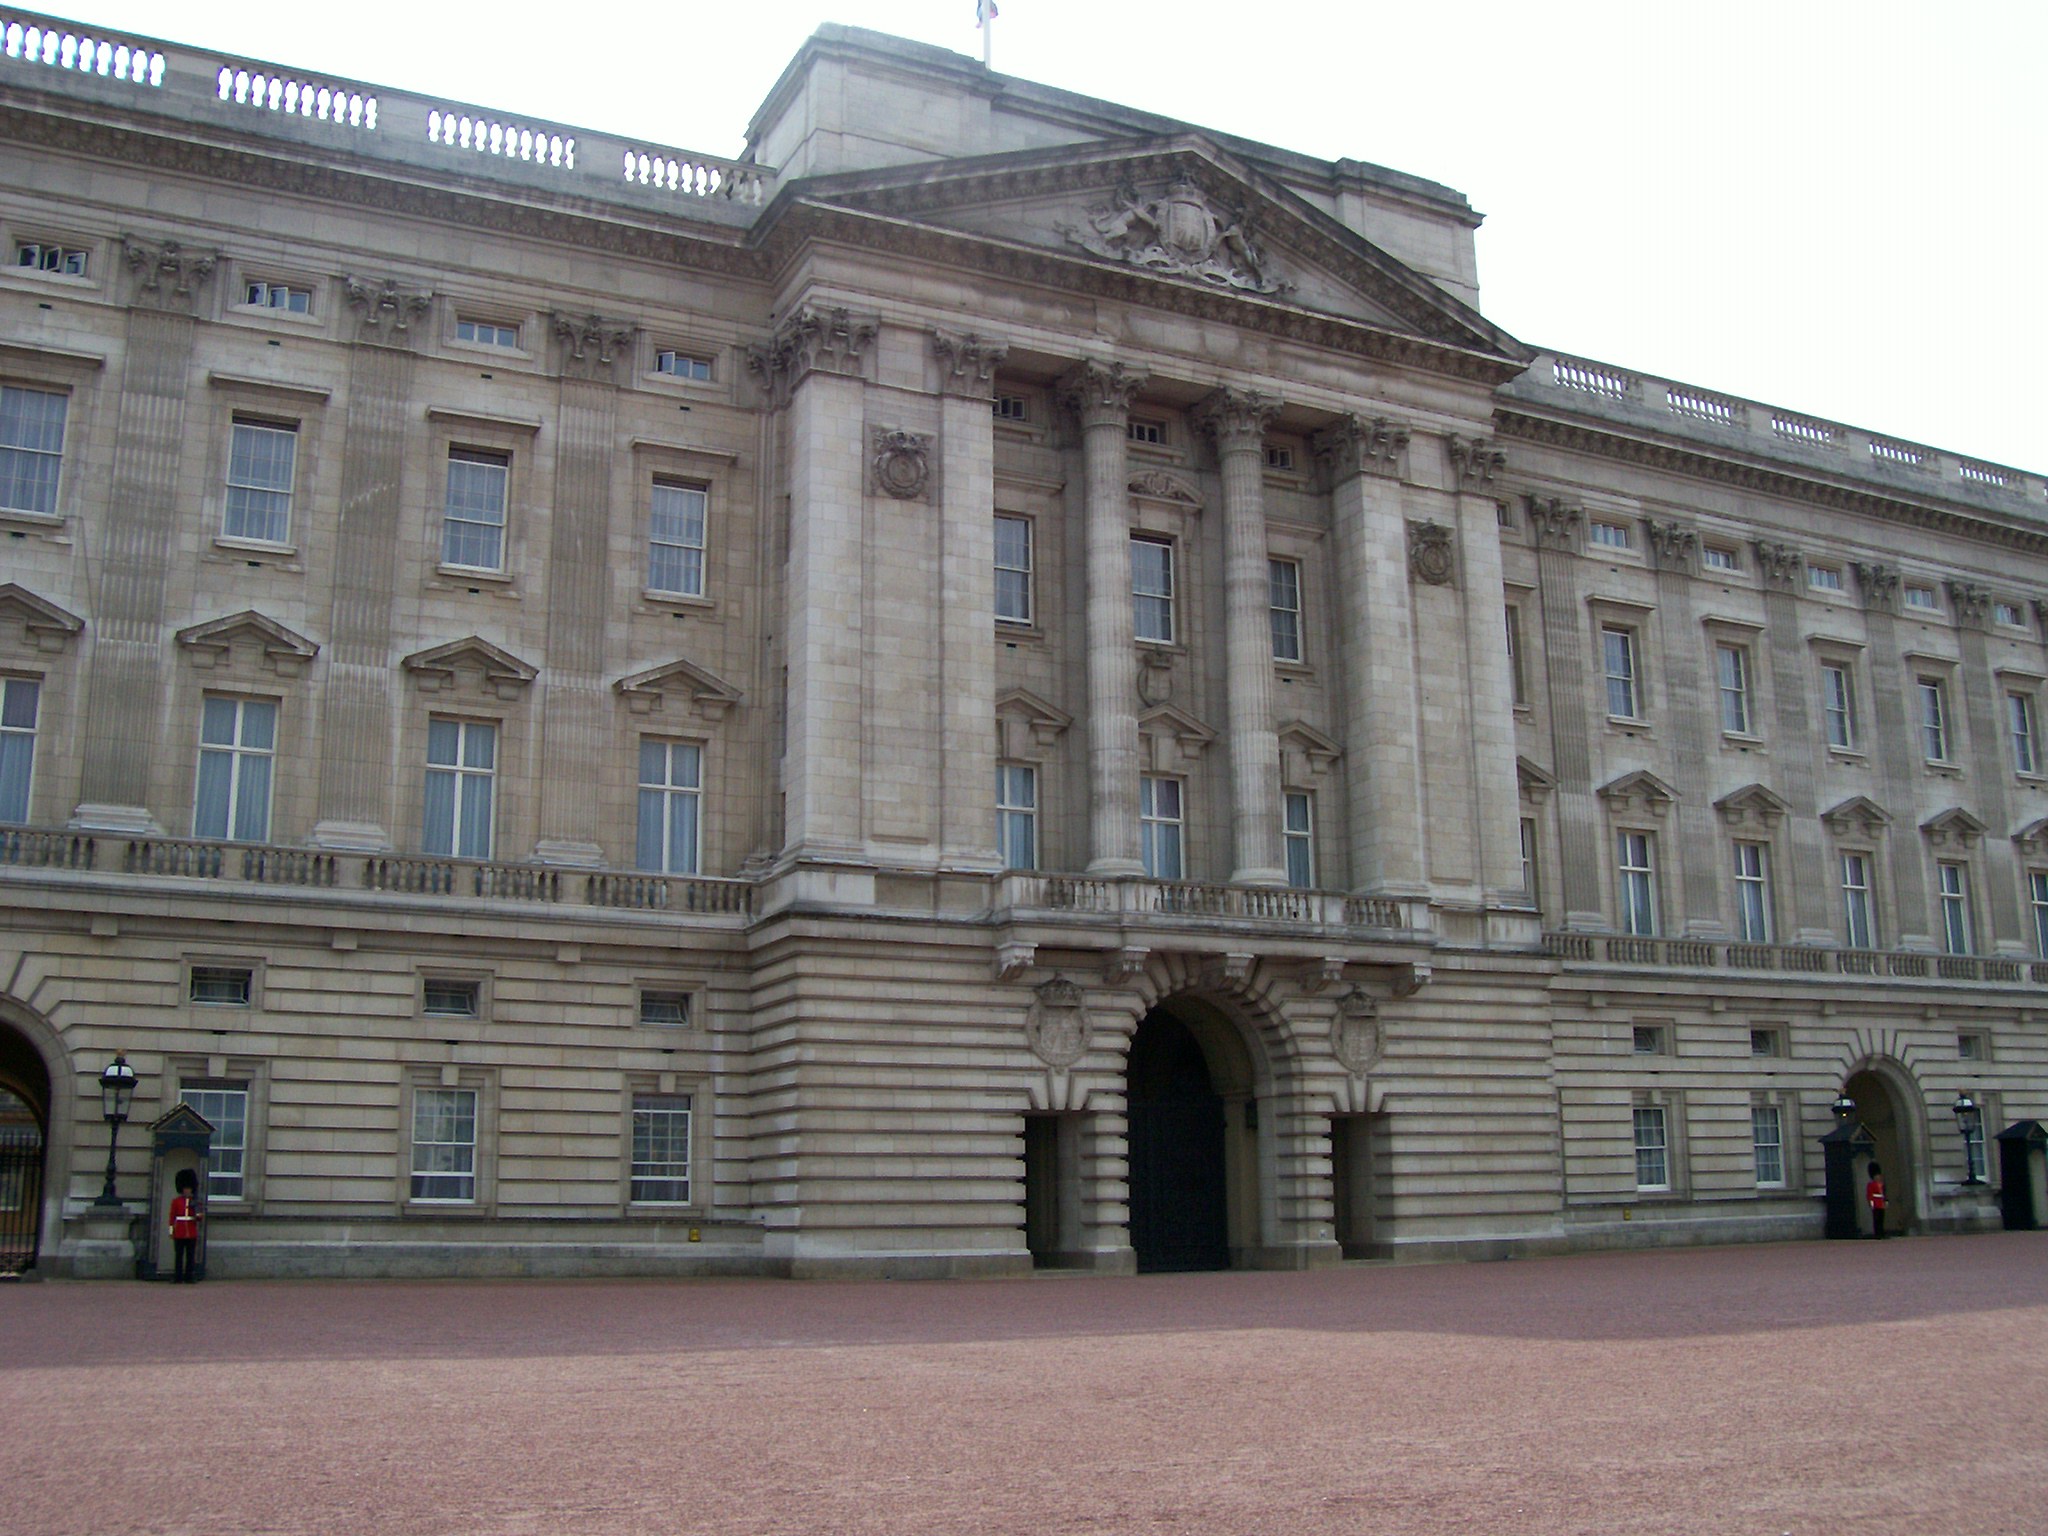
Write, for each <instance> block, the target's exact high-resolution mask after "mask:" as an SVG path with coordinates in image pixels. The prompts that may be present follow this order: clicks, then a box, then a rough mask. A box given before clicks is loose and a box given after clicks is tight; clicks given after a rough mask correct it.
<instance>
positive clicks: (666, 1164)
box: [626, 1088, 697, 1206]
mask: <svg viewBox="0 0 2048 1536" xmlns="http://www.w3.org/2000/svg"><path fill="white" fill-rule="evenodd" d="M696 1109H697V1096H696V1094H695V1093H691V1092H682V1091H678V1092H672V1093H661V1092H658V1091H650V1090H647V1089H640V1088H636V1089H634V1090H632V1103H631V1105H630V1107H629V1108H628V1111H627V1119H628V1132H627V1134H628V1137H629V1146H628V1149H627V1158H628V1163H629V1166H628V1167H627V1170H626V1203H627V1204H628V1205H633V1206H648V1205H657V1206H687V1205H692V1204H695V1203H696V1202H695V1200H694V1199H693V1198H692V1197H693V1194H694V1191H695V1189H696V1185H695V1183H694V1181H693V1179H692V1173H693V1166H692V1165H693V1164H694V1163H695V1161H696V1158H695V1156H694V1154H695V1151H696V1147H695V1136H696V1118H697V1116H696ZM678 1149H680V1151H681V1154H682V1155H681V1157H680V1159H678V1158H677V1157H676V1156H675V1154H676V1152H677V1151H678ZM677 1186H680V1188H678V1187H677Z"/></svg>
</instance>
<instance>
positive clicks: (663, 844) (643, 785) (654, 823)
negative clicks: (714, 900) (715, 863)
mask: <svg viewBox="0 0 2048 1536" xmlns="http://www.w3.org/2000/svg"><path fill="white" fill-rule="evenodd" d="M657 759H658V761H657ZM635 806H636V814H635V818H634V824H633V862H634V864H635V866H636V867H637V868H639V869H641V870H644V871H645V872H647V873H648V874H654V875H695V874H700V873H702V871H703V868H704V748H703V745H702V744H701V743H699V742H694V741H671V740H668V739H667V738H665V737H660V736H643V737H641V738H640V785H639V798H638V800H637V801H636V802H635ZM685 824H686V825H685ZM679 827H680V828H683V829H684V830H686V831H687V833H688V836H687V837H685V838H683V839H681V840H680V841H679V840H678V829H679Z"/></svg>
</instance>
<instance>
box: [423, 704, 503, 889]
mask: <svg viewBox="0 0 2048 1536" xmlns="http://www.w3.org/2000/svg"><path fill="white" fill-rule="evenodd" d="M497 760H498V728H497V727H496V726H494V725H483V724H480V723H478V722H476V721H473V720H430V721H428V722H427V796H426V814H425V817H424V828H423V830H424V833H425V840H426V850H427V852H428V853H438V854H442V855H444V856H447V857H451V858H458V859H488V858H489V857H490V856H491V781H492V775H493V774H494V772H495V771H496V768H497Z"/></svg>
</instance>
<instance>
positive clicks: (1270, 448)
mask: <svg viewBox="0 0 2048 1536" xmlns="http://www.w3.org/2000/svg"><path fill="white" fill-rule="evenodd" d="M1266 468H1268V469H1292V468H1294V450H1293V449H1292V448H1284V447H1282V446H1281V445H1280V444H1278V443H1268V444H1266Z"/></svg>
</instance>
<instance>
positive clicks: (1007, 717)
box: [996, 688, 1074, 758]
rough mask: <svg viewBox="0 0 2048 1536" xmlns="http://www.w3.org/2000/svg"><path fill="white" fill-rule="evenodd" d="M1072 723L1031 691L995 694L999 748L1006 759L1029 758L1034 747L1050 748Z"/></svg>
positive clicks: (1058, 708) (1019, 689)
mask: <svg viewBox="0 0 2048 1536" xmlns="http://www.w3.org/2000/svg"><path fill="white" fill-rule="evenodd" d="M1073 723H1074V717H1073V716H1072V715H1070V714H1068V713H1067V712H1066V711H1065V710H1064V709H1061V708H1060V707H1059V706H1058V705H1057V704H1053V703H1050V702H1048V701H1047V700H1045V699H1042V698H1040V697H1039V696H1038V695H1037V694H1035V693H1033V692H1032V691H1031V690H1030V689H1029V688H1010V689H1006V690H1005V691H1004V692H1002V693H999V694H997V695H996V736H997V745H998V750H999V751H1001V753H1002V755H1003V756H1004V757H1014V758H1023V757H1028V756H1030V755H1031V752H1030V750H1029V749H1030V748H1032V747H1049V746H1051V745H1052V744H1053V743H1054V742H1056V741H1058V740H1059V739H1060V736H1061V734H1062V733H1063V732H1064V731H1065V730H1066V728H1067V727H1068V726H1070V725H1072V724H1073Z"/></svg>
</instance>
